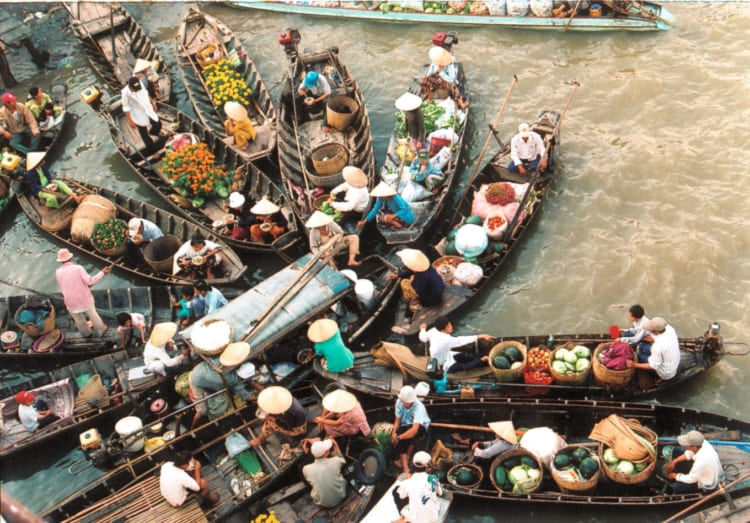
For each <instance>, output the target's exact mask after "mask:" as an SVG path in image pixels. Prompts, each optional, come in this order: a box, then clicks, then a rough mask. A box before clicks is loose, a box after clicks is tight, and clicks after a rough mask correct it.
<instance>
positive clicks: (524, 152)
mask: <svg viewBox="0 0 750 523" xmlns="http://www.w3.org/2000/svg"><path fill="white" fill-rule="evenodd" d="M544 149H545V148H544V140H542V137H541V136H539V134H537V133H535V132H534V131H532V130H531V127H529V124H527V123H522V124H521V125H519V126H518V134H516V135H515V136H514V137H513V139H512V140H511V141H510V159H511V160H510V163H509V164H508V170H509V171H510V172H513V173H521V174H528V173H529V171H533V170H534V169H536V168H537V167H539V170H540V171H541V172H544V171H545V170H546V169H547V155H546V154H545V150H544Z"/></svg>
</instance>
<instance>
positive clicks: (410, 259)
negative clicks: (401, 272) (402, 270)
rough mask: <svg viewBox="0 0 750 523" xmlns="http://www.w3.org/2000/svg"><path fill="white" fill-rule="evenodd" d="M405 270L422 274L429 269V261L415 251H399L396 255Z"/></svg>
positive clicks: (420, 252)
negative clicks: (404, 266)
mask: <svg viewBox="0 0 750 523" xmlns="http://www.w3.org/2000/svg"><path fill="white" fill-rule="evenodd" d="M396 254H397V255H398V257H399V258H401V261H402V262H403V264H404V265H406V268H407V269H411V270H413V271H414V272H424V271H426V270H427V269H429V268H430V260H429V258H427V256H425V254H424V253H423V252H422V251H420V250H417V249H401V250H400V251H398V252H397V253H396Z"/></svg>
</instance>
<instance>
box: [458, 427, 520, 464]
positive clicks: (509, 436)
mask: <svg viewBox="0 0 750 523" xmlns="http://www.w3.org/2000/svg"><path fill="white" fill-rule="evenodd" d="M487 425H489V427H490V428H491V429H492V431H493V432H494V433H495V436H496V438H495V439H493V440H489V441H482V440H478V441H474V442H473V443H472V442H471V441H469V439H467V438H462V437H461V434H459V433H458V432H454V433H453V434H451V438H453V440H454V441H456V442H458V443H460V444H462V445H471V451H472V455H473V457H474V459H479V460H486V461H489V460H491V459H493V458H494V457H495V456H499V455H500V454H502V453H503V452H507V451H509V450H513V449H515V448H516V447H518V436H516V429H515V428H514V427H513V422H512V421H493V422H490V423H488V424H487Z"/></svg>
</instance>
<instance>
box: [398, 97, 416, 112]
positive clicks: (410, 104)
mask: <svg viewBox="0 0 750 523" xmlns="http://www.w3.org/2000/svg"><path fill="white" fill-rule="evenodd" d="M421 105H422V98H421V97H419V96H417V95H416V94H412V93H404V94H402V95H401V96H399V97H398V98H397V99H396V109H398V110H399V111H413V110H414V109H417V108H418V107H420V106H421Z"/></svg>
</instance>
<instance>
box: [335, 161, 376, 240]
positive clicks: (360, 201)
mask: <svg viewBox="0 0 750 523" xmlns="http://www.w3.org/2000/svg"><path fill="white" fill-rule="evenodd" d="M341 172H342V175H343V177H344V183H342V184H340V185H337V186H336V187H334V188H333V189H331V195H330V196H329V198H328V202H329V203H330V205H331V207H333V208H334V209H336V210H337V211H338V212H340V213H341V215H342V216H341V220H340V221H339V225H341V228H342V229H344V230H346V231H347V232H349V233H351V232H354V230H355V229H356V227H357V222H358V221H359V220H361V219H362V216H363V214H364V213H365V212H367V209H369V208H370V190H369V189H368V188H367V183H368V180H367V175H366V174H365V173H364V171H362V169H360V168H358V167H354V166H351V165H347V166H346V167H344V169H343V170H342V171H341ZM341 193H344V194H343V196H344V199H343V200H341V199H340V195H341Z"/></svg>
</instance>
